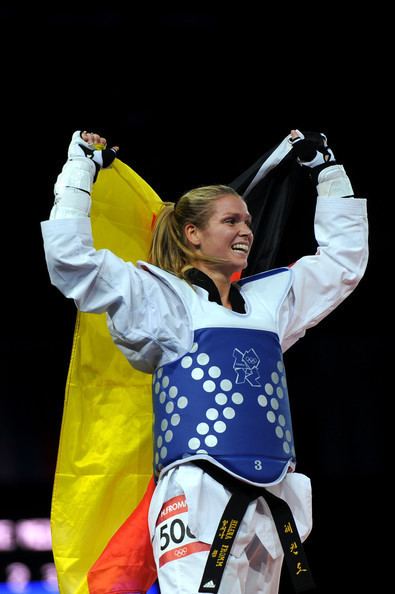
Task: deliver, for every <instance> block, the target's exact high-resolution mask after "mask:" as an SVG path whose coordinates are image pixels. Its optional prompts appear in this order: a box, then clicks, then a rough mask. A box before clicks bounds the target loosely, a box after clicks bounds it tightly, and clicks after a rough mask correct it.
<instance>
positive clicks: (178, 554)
mask: <svg viewBox="0 0 395 594" xmlns="http://www.w3.org/2000/svg"><path fill="white" fill-rule="evenodd" d="M174 554H175V556H176V557H183V556H184V555H186V554H187V549H186V547H183V548H182V549H176V550H175V551H174Z"/></svg>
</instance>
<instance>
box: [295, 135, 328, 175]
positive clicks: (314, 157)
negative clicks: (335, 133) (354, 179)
mask: <svg viewBox="0 0 395 594" xmlns="http://www.w3.org/2000/svg"><path fill="white" fill-rule="evenodd" d="M289 141H290V143H291V144H292V150H293V151H294V152H295V155H296V160H297V161H298V163H299V164H300V165H304V166H305V167H310V168H314V167H322V166H324V167H328V166H329V165H335V164H336V159H335V155H334V154H333V151H332V150H331V149H330V148H329V147H328V143H327V138H326V136H325V134H323V133H322V132H319V133H318V132H306V133H305V134H303V132H300V130H291V133H290V139H289Z"/></svg>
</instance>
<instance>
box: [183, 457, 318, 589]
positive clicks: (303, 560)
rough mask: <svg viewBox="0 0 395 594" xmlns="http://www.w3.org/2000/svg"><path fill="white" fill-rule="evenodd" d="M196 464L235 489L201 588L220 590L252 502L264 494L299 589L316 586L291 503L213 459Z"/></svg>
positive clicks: (212, 548)
mask: <svg viewBox="0 0 395 594" xmlns="http://www.w3.org/2000/svg"><path fill="white" fill-rule="evenodd" d="M194 464H196V466H199V467H200V468H202V470H204V472H207V474H209V475H210V476H211V477H212V478H213V479H215V480H216V481H218V482H219V483H221V484H222V485H223V486H224V487H225V488H226V489H228V491H230V492H231V493H232V495H231V497H230V499H229V501H228V504H227V506H226V508H225V511H224V513H223V514H222V518H221V520H220V522H219V525H218V528H217V532H216V534H215V536H214V540H213V543H212V545H211V548H210V552H209V555H208V559H207V562H206V566H205V568H204V573H203V577H202V581H201V583H200V586H199V592H205V593H206V592H207V593H209V594H217V592H218V589H219V586H220V583H221V579H222V575H223V572H224V569H225V565H226V562H227V560H228V557H229V553H230V551H231V549H232V545H233V543H234V541H235V538H236V534H237V531H238V529H239V527H240V524H241V520H242V519H243V516H244V514H245V512H246V509H247V507H248V504H249V503H250V502H251V501H253V500H254V499H257V498H258V497H260V496H262V497H264V499H265V501H266V503H267V504H268V506H269V508H270V511H271V513H272V516H273V520H274V523H275V525H276V529H277V532H278V536H279V538H280V542H281V546H282V548H283V551H284V559H285V562H286V565H287V568H288V571H289V574H290V577H291V582H292V585H293V587H294V590H295V592H306V591H307V590H312V589H313V588H315V583H314V580H313V577H312V575H311V571H310V568H309V565H308V562H307V557H306V554H305V552H304V549H303V545H302V542H301V540H300V536H299V533H298V530H297V528H296V524H295V520H294V517H293V515H292V512H291V510H290V508H289V506H288V504H287V503H286V502H285V501H284V500H283V499H281V498H280V497H276V495H273V493H270V492H269V491H268V490H267V489H265V488H264V487H255V486H254V485H250V484H248V483H245V482H243V481H241V480H238V479H236V478H234V477H233V476H231V475H230V474H228V473H227V472H225V471H224V470H222V469H221V468H218V467H217V466H214V465H213V464H210V462H207V461H205V460H196V461H194Z"/></svg>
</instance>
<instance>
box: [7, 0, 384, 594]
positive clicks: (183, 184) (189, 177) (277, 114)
mask: <svg viewBox="0 0 395 594" xmlns="http://www.w3.org/2000/svg"><path fill="white" fill-rule="evenodd" d="M114 4H115V3H114ZM15 6H16V7H14V8H1V9H0V15H1V32H2V35H1V39H0V44H1V45H0V48H1V55H2V65H1V75H0V78H1V89H2V90H1V95H2V108H1V113H2V128H1V129H2V137H3V142H2V157H1V164H2V189H1V194H2V199H1V205H0V212H1V213H2V221H3V225H2V259H1V271H2V289H1V296H2V322H1V342H0V345H1V353H2V356H1V363H2V370H1V378H2V388H1V400H0V495H1V507H0V517H15V518H19V517H30V516H34V515H39V516H48V515H49V509H50V497H51V486H52V477H53V473H54V467H55V462H56V450H57V443H58V437H59V430H60V422H61V414H62V406H63V392H64V385H65V380H66V374H67V366H68V359H69V354H70V347H71V341H72V335H73V326H74V320H75V308H74V305H73V303H71V302H68V301H66V300H65V299H64V298H63V297H62V296H61V295H60V293H58V292H57V290H56V289H54V288H53V287H51V286H50V283H49V280H48V276H47V272H46V267H45V261H44V254H43V250H42V241H41V235H40V227H39V222H40V220H43V219H45V218H47V217H48V214H49V210H50V208H51V205H52V202H53V195H52V186H53V183H54V181H55V179H56V176H57V174H58V172H59V170H60V168H61V166H62V165H63V162H64V160H65V155H66V150H67V145H68V142H69V138H70V136H71V134H72V132H73V131H74V130H76V129H87V130H97V131H99V132H101V133H102V134H103V135H104V136H106V137H107V138H108V139H109V141H110V143H111V144H119V145H120V146H121V152H120V154H119V156H120V158H121V159H122V160H123V161H125V162H126V163H128V164H129V165H131V166H132V167H133V168H134V169H135V170H136V171H137V172H138V173H139V174H140V175H141V176H142V177H143V178H144V179H146V180H147V181H148V182H149V183H150V184H151V185H152V186H153V187H154V189H155V190H156V191H157V192H158V194H159V195H160V196H161V198H162V199H164V200H173V199H175V198H176V197H177V196H178V195H180V194H181V193H182V192H184V191H185V190H187V189H189V188H191V187H194V186H196V185H202V184H206V183H207V184H208V183H227V182H229V181H231V180H232V179H233V178H234V177H236V176H237V175H238V174H239V173H241V172H242V171H243V170H244V169H245V168H246V167H247V166H249V165H250V164H251V163H252V162H253V161H255V160H256V159H257V158H258V157H259V156H260V155H261V154H262V153H263V152H264V151H265V150H267V149H269V148H270V147H272V146H273V145H274V144H276V143H277V142H279V141H280V140H281V139H282V138H283V137H284V136H285V135H286V134H287V133H288V132H289V130H290V129H291V128H293V127H297V128H299V129H301V130H303V129H305V130H319V131H323V132H325V133H326V134H327V136H328V138H329V141H330V145H331V147H332V148H333V150H334V152H335V155H336V157H337V158H338V160H339V161H340V162H342V163H343V164H344V165H345V167H346V170H347V172H348V174H349V176H350V178H351V180H352V183H353V186H354V190H355V192H356V195H358V196H360V197H367V198H368V211H369V217H370V250H371V257H370V261H369V265H368V270H367V272H366V274H365V277H364V278H363V280H362V281H361V283H360V285H359V287H358V288H357V290H356V291H355V292H354V293H353V294H352V295H351V296H350V297H349V298H348V299H347V300H346V302H344V303H343V304H342V305H341V306H340V307H339V308H338V309H337V310H336V311H335V312H334V313H332V314H331V315H330V316H329V317H328V318H327V319H325V320H324V321H323V322H321V324H320V325H319V326H318V327H317V328H314V329H312V330H310V331H309V332H308V333H307V335H306V337H305V338H304V339H303V340H302V341H300V342H299V343H298V344H297V345H295V346H294V347H293V348H292V350H291V351H290V352H289V353H288V354H287V355H286V364H287V372H288V374H287V375H288V381H289V385H290V393H291V398H292V410H293V417H294V429H295V439H296V446H297V451H298V459H299V466H298V470H300V471H301V472H305V473H306V474H308V475H309V476H310V477H311V479H312V483H313V493H314V499H313V502H314V521H315V526H314V529H313V532H312V535H311V537H310V538H309V541H308V542H307V544H306V550H307V553H308V556H309V559H310V562H311V565H312V569H313V572H314V574H315V577H316V581H317V583H318V586H319V592H332V591H336V592H348V591H349V590H350V589H351V588H358V591H359V592H368V591H369V592H370V591H380V586H379V583H381V582H384V579H385V565H384V563H383V556H384V553H385V549H383V543H382V542H381V541H382V538H383V535H384V532H385V530H384V526H385V528H386V529H388V530H389V528H390V524H391V522H392V519H391V518H392V515H391V508H388V505H389V502H390V497H389V493H390V490H389V488H388V486H387V481H388V478H387V477H388V473H386V470H387V468H388V466H389V448H388V446H389V443H388V440H387V436H388V432H389V431H390V428H389V415H390V410H391V405H390V404H391V403H390V394H389V393H388V392H389V389H388V385H389V376H390V373H391V372H390V367H389V364H388V363H387V353H388V352H389V347H388V346H384V344H383V342H384V340H387V339H391V331H390V328H391V326H392V315H391V314H392V297H391V294H389V288H388V282H389V280H388V279H389V278H390V268H391V264H392V262H391V256H390V254H389V249H390V241H391V237H392V236H391V208H392V202H393V199H394V198H393V196H392V193H393V189H392V188H393V183H392V182H391V179H392V176H393V174H392V169H393V165H392V164H391V159H392V157H391V153H390V136H391V130H390V128H391V120H390V113H391V111H390V108H389V106H390V92H389V82H388V79H389V76H390V70H389V63H388V62H389V61H388V58H387V54H388V52H389V47H388V46H389V44H388V40H389V32H388V30H387V25H386V23H388V22H389V17H388V14H386V13H385V12H380V10H379V8H378V7H377V8H376V11H375V12H372V10H371V9H369V10H368V9H367V8H362V7H361V6H359V7H358V12H356V13H354V14H352V15H351V16H348V17H346V15H345V14H343V9H341V8H340V7H337V6H335V5H325V6H322V5H319V6H317V5H316V4H314V5H309V4H304V5H303V10H302V9H301V7H300V6H298V7H295V6H294V7H292V8H286V7H285V6H281V7H278V9H277V10H275V9H273V8H271V7H269V5H267V4H264V5H261V6H260V7H259V9H258V8H257V7H255V8H252V7H251V6H250V5H249V4H248V3H243V4H242V5H240V6H239V7H237V8H236V7H234V8H226V9H225V8H223V9H221V10H219V9H218V10H215V9H213V7H210V8H205V7H204V5H203V4H201V3H199V4H197V5H196V6H197V8H194V7H190V8H185V6H184V7H183V8H180V9H177V8H174V7H169V8H163V7H162V8H161V7H159V8H158V7H155V6H149V5H148V4H147V5H146V6H145V7H142V6H140V7H138V8H136V7H130V8H128V9H126V8H122V9H121V8H109V7H108V4H107V5H102V6H103V7H100V6H97V5H93V4H91V3H86V4H85V3H80V4H79V5H73V4H68V5H67V7H66V5H64V6H65V8H61V7H58V8H53V9H46V10H41V9H40V8H39V7H38V8H37V7H34V9H33V8H28V9H22V8H18V7H17V5H15ZM318 8H319V14H318V13H317V10H318ZM293 217H294V218H293V219H291V224H290V225H289V228H288V230H287V237H286V240H285V241H286V244H287V246H288V247H287V250H288V252H289V254H290V255H292V253H293V250H295V252H297V250H298V249H299V246H300V245H301V242H302V243H303V237H304V236H305V234H306V233H309V228H307V227H306V224H307V222H308V223H309V222H310V218H309V217H310V215H309V213H306V219H304V217H303V212H300V211H299V212H295V213H294V214H293ZM286 263H287V262H284V263H283V264H286ZM390 348H391V344H390ZM389 535H390V533H389ZM370 588H372V589H370ZM288 589H289V584H288V583H287V578H286V576H284V581H283V585H282V591H283V592H287V591H288Z"/></svg>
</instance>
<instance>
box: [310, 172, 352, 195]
mask: <svg viewBox="0 0 395 594" xmlns="http://www.w3.org/2000/svg"><path fill="white" fill-rule="evenodd" d="M317 193H318V196H320V197H322V196H323V197H327V198H344V197H352V196H354V190H353V188H352V185H351V182H350V180H349V178H348V176H347V174H346V172H345V171H344V167H343V165H331V166H330V167H327V168H326V169H323V170H322V171H321V172H320V174H319V176H318V185H317Z"/></svg>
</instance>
